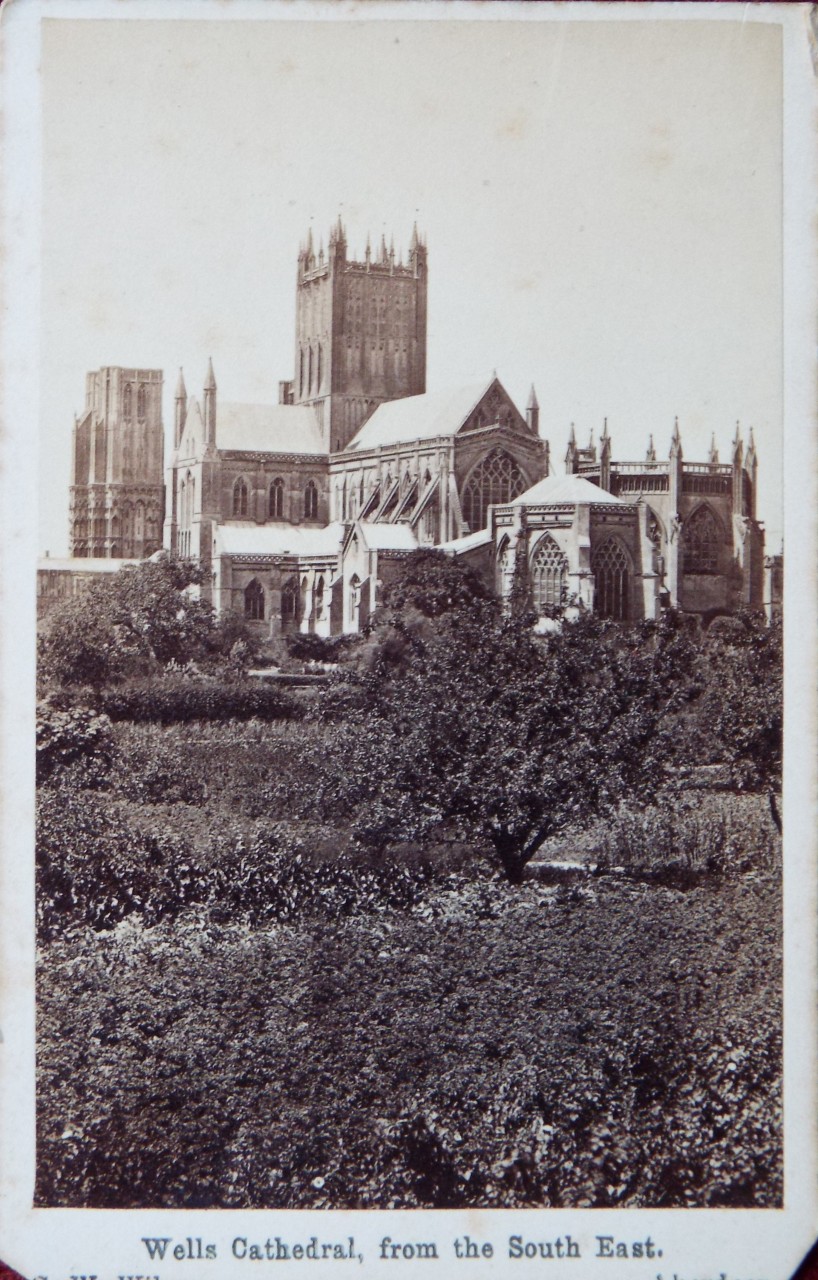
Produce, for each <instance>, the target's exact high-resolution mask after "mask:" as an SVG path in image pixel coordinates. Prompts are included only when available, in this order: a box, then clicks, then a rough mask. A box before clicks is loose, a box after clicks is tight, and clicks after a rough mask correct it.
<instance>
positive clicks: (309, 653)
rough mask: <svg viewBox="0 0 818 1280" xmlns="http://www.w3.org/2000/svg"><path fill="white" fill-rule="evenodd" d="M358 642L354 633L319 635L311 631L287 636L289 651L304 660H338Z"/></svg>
mask: <svg viewBox="0 0 818 1280" xmlns="http://www.w3.org/2000/svg"><path fill="white" fill-rule="evenodd" d="M357 643H358V637H357V636H352V635H341V636H317V635H313V634H312V633H311V632H307V633H305V634H303V635H302V634H301V633H300V632H298V633H297V634H295V635H291V636H288V637H287V652H288V654H289V655H290V657H291V658H298V659H300V660H301V661H303V662H338V661H340V660H341V659H342V658H343V657H344V656H345V655H346V654H347V653H348V651H349V650H350V649H351V648H354V647H355V645H356V644H357Z"/></svg>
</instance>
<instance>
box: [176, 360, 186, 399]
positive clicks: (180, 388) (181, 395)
mask: <svg viewBox="0 0 818 1280" xmlns="http://www.w3.org/2000/svg"><path fill="white" fill-rule="evenodd" d="M176 399H177V400H187V388H186V387H185V375H184V374H183V373H182V369H181V366H180V368H179V377H178V379H177V382H176Z"/></svg>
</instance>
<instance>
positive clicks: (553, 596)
mask: <svg viewBox="0 0 818 1280" xmlns="http://www.w3.org/2000/svg"><path fill="white" fill-rule="evenodd" d="M567 586H568V576H567V563H566V559H565V556H564V554H563V553H562V551H560V549H559V547H558V546H557V544H556V542H555V541H554V539H553V538H552V537H551V535H550V534H548V533H547V534H546V535H545V537H544V538H541V539H540V541H539V542H538V543H537V546H536V548H535V551H534V555H533V556H532V558H531V593H532V598H533V604H534V608H535V609H536V611H537V613H539V614H544V613H546V612H547V611H548V610H549V609H557V608H559V607H560V605H562V604H563V603H564V600H565V594H566V590H567Z"/></svg>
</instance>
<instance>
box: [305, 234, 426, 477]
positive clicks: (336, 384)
mask: <svg viewBox="0 0 818 1280" xmlns="http://www.w3.org/2000/svg"><path fill="white" fill-rule="evenodd" d="M426 263H427V252H426V245H425V244H424V243H423V241H422V240H421V238H420V236H419V235H418V230H417V226H415V227H414V229H413V231H412V239H411V242H410V245H409V255H408V260H407V262H406V263H404V262H402V261H400V260H396V258H395V247H394V241H393V242H392V244H391V245H390V247H389V248H388V249H387V247H386V240H385V238H384V237H383V236H382V237H381V243H380V247H379V249H378V252H377V254H376V255H375V256H374V257H373V255H372V250H371V246H370V242H369V238H368V237H367V243H366V253H365V255H364V260H363V262H353V261H351V260H350V259H348V258H347V242H346V233H345V231H344V227H343V224H342V222H341V219H340V217H339V219H338V222H337V223H336V225H335V226H334V227H333V229H332V232H331V233H330V238H329V246H328V251H327V253H326V255H325V254H324V247H323V244H322V245H321V246H320V248H319V251H318V254H317V255H316V253H315V249H314V245H313V240H312V232H310V233H309V235H308V237H307V242H306V244H305V245H304V246H303V247H302V249H301V250H300V252H299V254H298V281H297V286H296V319H295V335H296V336H295V377H294V379H293V382H292V384H291V390H290V388H287V384H284V386H283V387H282V398H285V397H286V398H287V399H290V400H291V403H293V404H312V405H315V411H316V414H317V416H318V421H319V424H320V427H321V431H322V433H323V437H324V442H325V444H326V448H327V450H328V452H330V453H337V452H339V451H340V450H341V449H344V448H345V447H346V445H347V444H348V443H349V441H350V440H351V439H352V437H353V436H354V435H355V433H356V431H357V430H358V428H359V427H360V426H361V424H362V423H363V422H365V421H366V419H367V418H368V417H369V415H370V414H371V413H372V412H373V411H374V410H375V409H376V408H377V407H378V405H379V404H382V403H383V401H384V400H399V399H402V398H403V397H404V396H416V395H422V394H423V392H424V391H425V390H426V287H427V266H426Z"/></svg>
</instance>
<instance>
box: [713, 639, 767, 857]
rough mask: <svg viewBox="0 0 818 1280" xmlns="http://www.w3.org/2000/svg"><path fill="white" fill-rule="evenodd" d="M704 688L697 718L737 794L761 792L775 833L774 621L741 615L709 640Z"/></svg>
mask: <svg viewBox="0 0 818 1280" xmlns="http://www.w3.org/2000/svg"><path fill="white" fill-rule="evenodd" d="M705 658H706V663H707V686H706V688H705V691H704V694H703V697H702V704H701V712H702V715H703V718H704V719H705V720H706V722H707V723H708V724H709V726H710V728H711V729H712V731H713V733H714V734H715V736H716V739H717V741H718V744H719V748H720V750H721V754H722V758H723V760H725V761H726V763H727V764H728V765H729V768H730V777H731V781H732V783H733V785H734V786H735V787H736V789H737V790H739V791H766V792H767V794H768V799H769V804H770V813H771V815H772V818H773V821H774V822H775V825H776V828H777V830H778V832H779V833H780V832H781V815H780V813H779V810H778V802H777V799H776V795H777V793H779V792H780V790H781V756H782V734H783V710H784V708H783V647H782V628H781V622H780V620H778V621H774V622H772V623H771V624H769V625H768V624H767V622H766V620H765V619H764V617H763V616H761V615H759V614H743V615H741V616H740V617H739V618H738V619H737V625H735V626H733V627H731V628H730V629H729V630H725V631H720V632H718V633H714V634H712V635H711V636H710V637H709V639H708V644H707V648H706V653H705Z"/></svg>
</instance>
